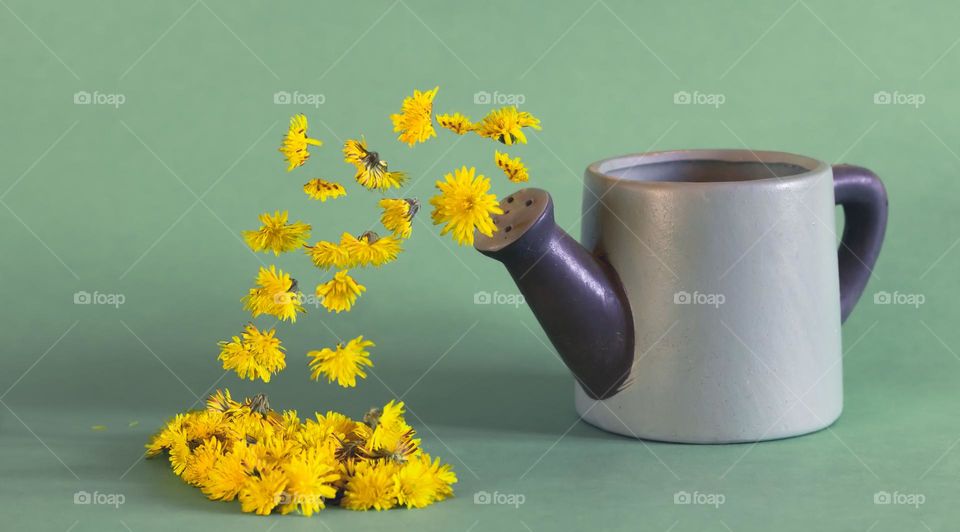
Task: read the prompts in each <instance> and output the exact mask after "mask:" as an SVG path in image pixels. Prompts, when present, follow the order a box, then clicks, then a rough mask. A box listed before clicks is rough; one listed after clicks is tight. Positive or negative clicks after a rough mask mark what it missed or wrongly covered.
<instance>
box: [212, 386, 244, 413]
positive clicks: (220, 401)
mask: <svg viewBox="0 0 960 532" xmlns="http://www.w3.org/2000/svg"><path fill="white" fill-rule="evenodd" d="M239 409H240V402H239V401H234V400H233V398H232V397H230V390H220V389H218V390H217V391H215V392H214V393H212V394H210V396H209V397H207V410H212V411H215V412H230V413H234V412H236V411H237V410H239Z"/></svg>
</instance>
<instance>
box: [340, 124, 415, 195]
mask: <svg viewBox="0 0 960 532" xmlns="http://www.w3.org/2000/svg"><path fill="white" fill-rule="evenodd" d="M343 160H344V161H346V162H348V163H350V164H352V165H354V166H355V167H356V169H357V173H356V175H355V176H354V178H355V179H356V180H357V183H360V184H361V185H362V186H364V187H366V188H368V189H370V190H380V191H384V190H387V189H388V188H390V187H394V188H400V186H401V185H402V184H403V182H404V180H406V178H407V174H405V173H403V172H391V171H389V170H388V168H387V161H384V160H381V159H380V154H378V153H377V152H375V151H371V150H369V149H367V141H366V140H364V139H363V137H361V138H360V140H353V139H350V140H347V141H346V142H344V144H343Z"/></svg>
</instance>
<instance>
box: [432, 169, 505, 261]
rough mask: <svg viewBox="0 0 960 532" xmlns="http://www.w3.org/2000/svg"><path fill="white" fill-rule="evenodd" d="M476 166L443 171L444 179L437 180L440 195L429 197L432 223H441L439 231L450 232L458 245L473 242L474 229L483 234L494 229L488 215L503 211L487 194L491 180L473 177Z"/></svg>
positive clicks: (495, 199)
mask: <svg viewBox="0 0 960 532" xmlns="http://www.w3.org/2000/svg"><path fill="white" fill-rule="evenodd" d="M475 173H476V169H475V168H473V167H471V168H470V169H469V170H468V169H467V167H466V166H464V167H462V168H460V169H458V170H455V171H454V173H453V174H446V176H444V177H445V181H437V183H436V187H437V188H438V189H440V194H437V195H436V196H434V197H432V198H430V204H431V205H433V207H434V208H433V212H432V213H431V217H432V219H433V223H434V225H440V224H444V226H443V229H442V230H441V232H440V233H441V234H444V235H445V234H447V233H450V232H452V233H453V238H454V240H456V241H457V243H458V244H460V245H464V244H473V232H474V231H475V230H476V231H480V233H481V234H483V235H486V236H491V235H493V232H494V231H496V230H497V228H496V226H494V224H493V219H492V218H491V217H490V215H491V214H503V211H502V210H500V207H499V206H498V203H497V197H496V196H495V195H493V194H488V193H487V191H488V190H490V180H489V179H487V178H486V177H484V176H483V175H478V176H476V177H474V174H475Z"/></svg>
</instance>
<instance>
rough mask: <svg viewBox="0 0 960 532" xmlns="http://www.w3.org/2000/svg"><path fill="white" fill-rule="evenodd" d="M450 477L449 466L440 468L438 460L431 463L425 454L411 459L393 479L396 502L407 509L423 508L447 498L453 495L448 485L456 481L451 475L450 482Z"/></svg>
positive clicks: (400, 468) (428, 456) (451, 473)
mask: <svg viewBox="0 0 960 532" xmlns="http://www.w3.org/2000/svg"><path fill="white" fill-rule="evenodd" d="M444 468H446V469H444ZM450 475H453V472H451V471H449V466H440V461H439V460H437V462H436V463H434V462H432V461H431V459H430V455H428V454H426V453H422V454H420V455H418V456H414V457H412V458H411V459H410V460H408V461H407V462H405V463H404V464H403V465H401V466H400V467H399V470H398V471H397V474H396V476H395V477H394V482H395V486H396V490H397V502H398V503H400V504H402V505H404V506H406V507H407V508H423V507H424V506H428V505H430V504H433V503H434V502H436V501H438V500H441V499H444V498H446V497H448V496H449V495H450V494H452V493H453V490H452V489H450V484H451V483H453V482H456V481H457V479H456V475H453V476H452V482H451V477H450Z"/></svg>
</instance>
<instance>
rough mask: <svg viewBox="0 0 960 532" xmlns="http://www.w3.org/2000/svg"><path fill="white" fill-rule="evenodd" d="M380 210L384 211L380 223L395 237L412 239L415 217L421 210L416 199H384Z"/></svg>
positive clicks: (381, 201)
mask: <svg viewBox="0 0 960 532" xmlns="http://www.w3.org/2000/svg"><path fill="white" fill-rule="evenodd" d="M380 208H381V209H383V213H382V214H381V215H380V223H381V224H383V226H384V227H385V228H386V229H387V230H388V231H390V232H392V233H393V235H394V236H396V237H399V238H410V234H411V233H412V231H413V217H414V216H416V215H417V211H419V210H420V202H419V201H417V200H416V199H393V198H384V199H382V200H380Z"/></svg>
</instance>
